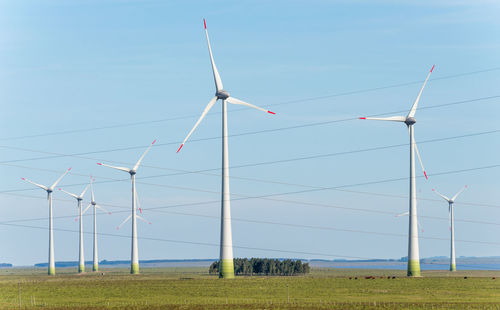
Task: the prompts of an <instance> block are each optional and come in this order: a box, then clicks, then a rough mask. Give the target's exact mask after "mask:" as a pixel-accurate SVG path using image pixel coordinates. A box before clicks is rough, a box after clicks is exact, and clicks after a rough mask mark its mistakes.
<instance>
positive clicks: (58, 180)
mask: <svg viewBox="0 0 500 310" xmlns="http://www.w3.org/2000/svg"><path fill="white" fill-rule="evenodd" d="M70 170H71V167H69V168H68V170H66V172H64V173H63V174H62V175H61V176H60V177H59V179H57V180H56V181H55V182H54V184H52V185H51V186H50V187H49V189H51V190H54V188H56V186H57V184H58V183H59V182H61V180H62V178H64V176H65V175H66V174H68V172H69V171H70Z"/></svg>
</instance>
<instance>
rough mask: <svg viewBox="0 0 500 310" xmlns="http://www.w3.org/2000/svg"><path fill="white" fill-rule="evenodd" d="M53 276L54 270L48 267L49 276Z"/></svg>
mask: <svg viewBox="0 0 500 310" xmlns="http://www.w3.org/2000/svg"><path fill="white" fill-rule="evenodd" d="M55 275H56V268H55V267H49V276H55Z"/></svg>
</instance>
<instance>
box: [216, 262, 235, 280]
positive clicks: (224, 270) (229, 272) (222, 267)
mask: <svg viewBox="0 0 500 310" xmlns="http://www.w3.org/2000/svg"><path fill="white" fill-rule="evenodd" d="M219 278H224V279H234V262H233V260H232V259H221V260H220V262H219Z"/></svg>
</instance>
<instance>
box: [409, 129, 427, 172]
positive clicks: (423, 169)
mask: <svg viewBox="0 0 500 310" xmlns="http://www.w3.org/2000/svg"><path fill="white" fill-rule="evenodd" d="M408 133H409V134H410V136H411V131H410V126H408ZM413 143H414V146H415V152H416V153H417V158H418V161H419V162H420V167H421V168H422V171H423V172H424V176H425V179H426V180H428V179H429V178H428V177H427V173H426V172H425V168H424V164H423V163H422V158H420V152H419V151H418V146H417V142H416V141H415V138H413Z"/></svg>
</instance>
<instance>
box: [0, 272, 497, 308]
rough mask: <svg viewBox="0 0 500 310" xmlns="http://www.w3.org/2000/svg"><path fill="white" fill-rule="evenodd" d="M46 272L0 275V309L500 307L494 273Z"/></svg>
mask: <svg viewBox="0 0 500 310" xmlns="http://www.w3.org/2000/svg"><path fill="white" fill-rule="evenodd" d="M45 272H46V270H45V269H36V270H34V269H2V270H0V309H19V307H20V304H19V297H20V295H21V308H22V309H34V308H36V309H38V308H43V309H110V308H114V309H500V271H459V272H456V273H453V274H451V273H450V272H445V271H427V272H423V277H422V278H412V279H409V278H406V277H405V276H404V275H405V271H397V270H360V269H313V270H312V272H311V273H310V274H309V275H307V276H300V277H255V276H254V277H237V278H236V279H234V280H222V279H218V278H217V277H215V276H211V275H208V273H207V268H161V269H155V268H151V269H148V268H143V269H142V270H141V272H142V274H140V275H134V276H132V275H129V274H128V270H125V269H104V270H103V271H102V272H103V274H101V273H99V274H94V273H87V274H83V275H76V274H74V272H75V270H74V268H71V269H70V268H67V269H64V268H60V269H58V275H57V276H55V277H49V276H47V275H46V273H45ZM367 276H372V278H371V279H366V278H365V277H367ZM373 277H374V279H373ZM387 277H390V278H387ZM392 277H396V278H394V279H393V278H392ZM464 277H467V279H464ZM493 277H495V278H496V279H493ZM350 278H351V279H350ZM355 278H357V279H355Z"/></svg>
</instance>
